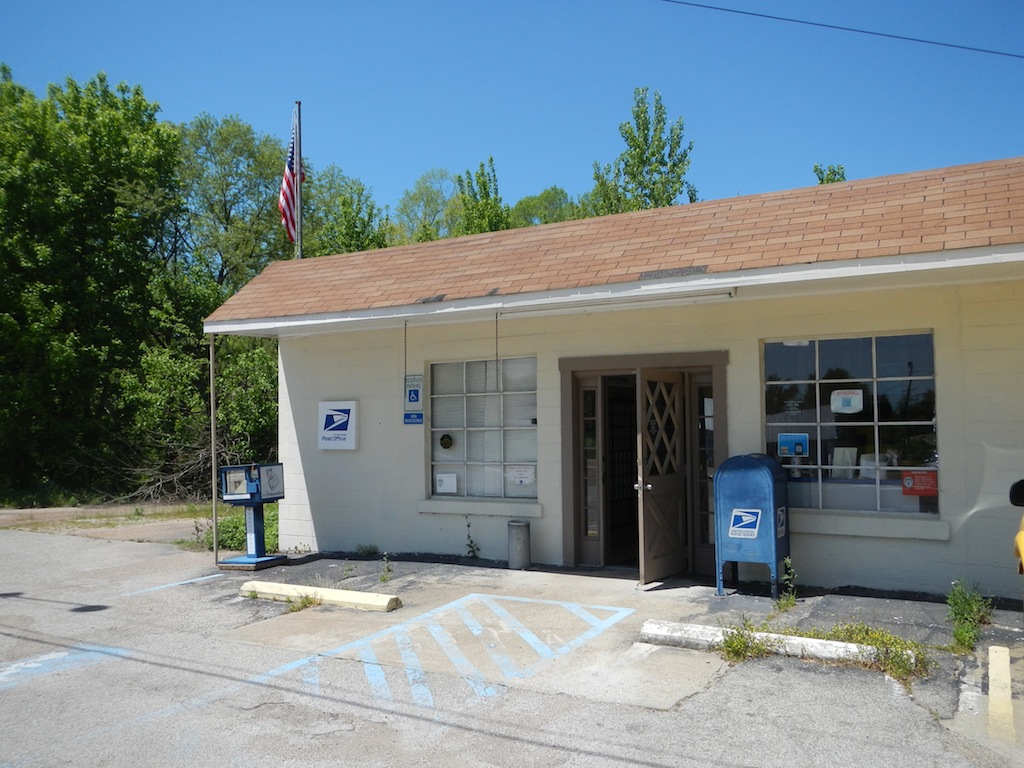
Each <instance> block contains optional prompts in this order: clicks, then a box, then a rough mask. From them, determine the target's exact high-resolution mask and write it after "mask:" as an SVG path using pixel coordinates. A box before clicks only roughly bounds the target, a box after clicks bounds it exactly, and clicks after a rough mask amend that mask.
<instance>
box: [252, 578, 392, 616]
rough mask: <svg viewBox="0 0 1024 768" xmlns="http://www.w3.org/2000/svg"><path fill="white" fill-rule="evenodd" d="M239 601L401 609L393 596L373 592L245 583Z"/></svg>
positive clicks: (358, 608)
mask: <svg viewBox="0 0 1024 768" xmlns="http://www.w3.org/2000/svg"><path fill="white" fill-rule="evenodd" d="M238 594H239V595H241V596H242V597H252V596H253V595H255V596H256V597H262V598H265V599H270V600H274V599H277V600H302V599H303V598H305V597H309V598H312V599H314V600H316V601H317V602H318V603H320V604H322V605H337V606H341V607H343V608H356V609H357V610H360V611H383V612H388V611H394V610H396V609H398V608H401V607H402V601H401V600H399V599H398V597H397V596H396V595H382V594H378V593H376V592H353V591H351V590H348V589H326V588H323V587H312V586H304V585H301V584H279V583H276V582H272V581H247V582H245V583H244V584H243V585H242V586H241V588H239V590H238Z"/></svg>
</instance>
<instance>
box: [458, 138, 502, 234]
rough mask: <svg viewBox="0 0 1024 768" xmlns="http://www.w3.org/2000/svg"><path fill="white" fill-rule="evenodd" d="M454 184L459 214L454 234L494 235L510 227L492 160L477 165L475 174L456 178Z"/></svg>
mask: <svg viewBox="0 0 1024 768" xmlns="http://www.w3.org/2000/svg"><path fill="white" fill-rule="evenodd" d="M455 183H456V184H457V185H458V187H459V202H460V203H461V206H462V210H461V215H460V217H459V221H458V223H457V224H456V226H455V231H454V232H453V234H455V235H473V234H478V233H481V232H497V231H499V230H502V229H509V228H510V227H511V226H512V220H511V211H510V209H509V207H508V206H507V205H505V203H504V202H502V199H501V195H500V194H499V193H498V175H497V173H496V172H495V170H494V158H493V157H491V158H488V160H487V165H486V166H485V165H484V164H483V163H480V168H479V170H477V172H476V173H475V174H473V173H470V172H469V171H468V170H467V171H466V173H465V175H462V176H456V177H455Z"/></svg>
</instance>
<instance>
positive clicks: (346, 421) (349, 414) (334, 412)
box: [317, 400, 359, 451]
mask: <svg viewBox="0 0 1024 768" xmlns="http://www.w3.org/2000/svg"><path fill="white" fill-rule="evenodd" d="M358 415H359V403H358V402H357V401H355V400H332V401H329V402H322V403H320V406H319V408H318V409H317V424H318V427H319V435H320V436H319V438H318V440H317V447H319V448H320V450H322V451H354V450H355V449H356V448H357V447H358V445H359V418H358Z"/></svg>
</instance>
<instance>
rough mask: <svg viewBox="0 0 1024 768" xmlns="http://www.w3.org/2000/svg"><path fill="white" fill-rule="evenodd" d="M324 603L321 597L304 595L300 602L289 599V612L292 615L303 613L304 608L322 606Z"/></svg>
mask: <svg viewBox="0 0 1024 768" xmlns="http://www.w3.org/2000/svg"><path fill="white" fill-rule="evenodd" d="M322 602H323V600H321V599H320V598H319V597H316V596H315V595H302V596H301V597H300V598H299V599H298V600H292V599H291V598H289V599H288V610H289V612H291V613H295V612H296V611H301V610H303V609H304V608H310V607H312V606H314V605H320V604H321V603H322Z"/></svg>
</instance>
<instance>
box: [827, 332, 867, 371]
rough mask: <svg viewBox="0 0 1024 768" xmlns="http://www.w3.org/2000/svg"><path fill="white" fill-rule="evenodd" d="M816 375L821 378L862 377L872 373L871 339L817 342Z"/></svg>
mask: <svg viewBox="0 0 1024 768" xmlns="http://www.w3.org/2000/svg"><path fill="white" fill-rule="evenodd" d="M818 355H819V358H820V359H819V362H818V375H819V376H820V377H821V378H823V379H864V378H869V377H870V376H871V375H872V370H871V339H828V340H826V341H819V342H818Z"/></svg>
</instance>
